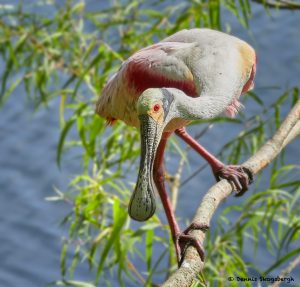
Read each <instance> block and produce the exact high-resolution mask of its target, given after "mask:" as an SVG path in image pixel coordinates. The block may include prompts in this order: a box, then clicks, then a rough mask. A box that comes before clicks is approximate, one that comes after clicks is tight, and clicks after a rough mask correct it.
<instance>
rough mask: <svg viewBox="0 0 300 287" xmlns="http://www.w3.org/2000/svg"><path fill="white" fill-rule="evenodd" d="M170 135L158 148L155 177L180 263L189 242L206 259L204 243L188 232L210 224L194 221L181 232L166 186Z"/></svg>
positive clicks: (166, 136) (165, 137) (166, 135)
mask: <svg viewBox="0 0 300 287" xmlns="http://www.w3.org/2000/svg"><path fill="white" fill-rule="evenodd" d="M170 135H171V133H166V132H165V133H164V134H163V136H162V139H161V141H160V143H159V146H158V148H157V152H156V157H155V161H154V166H153V179H154V182H155V185H156V188H157V190H158V193H159V195H160V198H161V201H162V204H163V206H164V209H165V212H166V216H167V219H168V223H169V226H170V229H171V233H172V237H173V241H174V244H175V250H176V256H177V260H178V264H179V265H180V264H181V259H182V255H183V252H184V250H185V247H186V245H187V244H192V245H193V246H194V247H195V248H196V249H197V251H198V253H199V256H200V258H201V260H202V261H204V250H203V247H202V244H201V243H200V242H199V240H197V239H196V238H195V237H193V236H191V235H189V234H188V233H189V231H190V230H192V229H201V230H203V231H206V230H207V229H208V226H206V225H205V226H204V225H200V224H195V223H192V224H191V225H190V226H189V227H188V228H187V229H186V230H185V231H183V232H180V229H179V226H178V223H177V221H176V218H175V214H174V211H173V208H172V204H171V201H170V198H169V196H168V193H167V191H166V188H165V181H164V177H165V172H164V163H163V157H164V151H165V147H166V143H167V140H168V138H169V136H170Z"/></svg>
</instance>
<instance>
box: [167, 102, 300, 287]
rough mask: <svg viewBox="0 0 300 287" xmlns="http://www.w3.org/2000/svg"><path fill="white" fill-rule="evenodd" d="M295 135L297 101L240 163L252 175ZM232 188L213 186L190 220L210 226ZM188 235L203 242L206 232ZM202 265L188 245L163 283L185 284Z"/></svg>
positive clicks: (299, 119) (299, 112)
mask: <svg viewBox="0 0 300 287" xmlns="http://www.w3.org/2000/svg"><path fill="white" fill-rule="evenodd" d="M298 135H300V101H298V102H297V103H296V105H295V106H294V107H293V108H292V110H291V111H290V113H289V114H288V115H287V117H286V119H285V120H284V121H283V123H282V124H281V126H280V128H279V129H278V130H277V132H276V133H275V134H274V136H273V137H272V138H271V139H270V140H268V141H267V142H266V143H265V144H264V145H263V146H262V147H261V148H260V149H259V150H258V151H257V152H256V153H255V154H254V155H253V156H251V157H250V158H249V159H248V160H247V161H246V162H244V163H243V164H242V166H244V167H247V168H249V169H250V170H251V171H252V172H253V173H254V174H256V173H258V172H259V171H260V170H262V169H263V168H265V167H266V166H267V165H268V164H269V163H270V162H271V161H272V160H273V159H274V158H276V157H277V155H278V154H279V153H280V152H281V150H282V149H283V148H284V147H285V146H286V145H287V144H288V143H289V142H291V141H292V140H293V139H294V138H296V137H297V136H298ZM232 191H233V190H232V186H231V185H230V183H229V182H228V181H227V180H225V179H223V180H221V181H220V182H218V183H216V184H215V185H213V186H212V187H211V188H210V189H209V190H208V192H207V193H206V194H205V196H204V198H203V200H202V202H201V204H200V206H199V208H198V210H197V212H196V214H195V217H194V219H193V222H195V223H200V224H207V225H209V222H210V220H211V218H212V216H213V215H214V212H215V210H216V209H217V207H218V206H219V204H220V203H221V202H222V201H223V200H224V199H225V198H227V197H229V196H230V195H231V193H232ZM191 235H193V236H195V237H197V238H199V240H200V241H201V242H202V243H203V242H204V239H205V234H204V233H203V232H202V231H200V230H193V231H192V232H191ZM203 267H204V263H203V262H202V261H201V260H200V257H199V255H198V253H197V251H196V249H195V248H194V247H193V246H189V247H188V248H187V250H186V252H185V255H184V260H183V263H182V265H181V267H180V268H179V269H178V270H177V271H175V272H174V273H173V274H172V275H171V276H170V277H169V279H168V280H167V281H166V282H165V283H164V284H163V285H162V286H163V287H188V286H190V285H191V284H192V282H193V279H194V278H195V277H196V276H197V274H198V273H199V272H200V271H201V270H202V269H203Z"/></svg>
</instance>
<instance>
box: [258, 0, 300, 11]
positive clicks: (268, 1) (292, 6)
mask: <svg viewBox="0 0 300 287" xmlns="http://www.w3.org/2000/svg"><path fill="white" fill-rule="evenodd" d="M253 2H256V3H259V4H262V5H264V6H266V7H268V8H275V9H285V10H298V9H300V3H297V2H295V1H288V0H253Z"/></svg>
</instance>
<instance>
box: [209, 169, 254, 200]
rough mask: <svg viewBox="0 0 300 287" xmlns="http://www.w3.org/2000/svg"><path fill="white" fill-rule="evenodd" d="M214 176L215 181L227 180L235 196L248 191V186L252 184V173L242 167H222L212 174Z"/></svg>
mask: <svg viewBox="0 0 300 287" xmlns="http://www.w3.org/2000/svg"><path fill="white" fill-rule="evenodd" d="M214 175H215V178H216V180H217V181H220V180H221V179H227V180H229V182H230V184H231V185H232V186H233V188H234V190H236V191H237V194H236V196H242V195H243V194H244V193H245V192H246V191H247V190H248V186H249V185H250V184H251V183H252V182H253V172H252V171H251V170H250V169H248V168H247V167H244V166H238V165H227V166H223V167H222V168H220V169H219V170H217V171H216V172H214Z"/></svg>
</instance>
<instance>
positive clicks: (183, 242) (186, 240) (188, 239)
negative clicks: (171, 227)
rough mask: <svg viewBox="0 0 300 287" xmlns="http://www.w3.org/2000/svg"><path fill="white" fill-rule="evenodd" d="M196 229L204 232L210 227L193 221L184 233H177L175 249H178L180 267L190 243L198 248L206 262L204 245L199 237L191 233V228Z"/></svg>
mask: <svg viewBox="0 0 300 287" xmlns="http://www.w3.org/2000/svg"><path fill="white" fill-rule="evenodd" d="M195 229H196V230H202V231H203V232H205V231H207V230H208V229H209V226H208V225H207V224H199V223H195V222H193V223H192V224H191V225H189V226H188V228H186V229H185V230H184V231H183V232H182V233H178V234H176V235H175V240H174V242H175V249H176V254H177V260H178V266H179V267H180V266H181V264H182V262H183V258H184V253H185V251H186V249H187V247H188V246H189V245H193V246H194V247H195V248H196V250H197V252H198V254H199V256H200V258H201V260H202V261H203V262H204V259H205V253H204V248H203V246H202V243H201V242H200V240H199V239H197V238H196V237H194V236H193V235H190V234H189V232H190V231H191V230H195Z"/></svg>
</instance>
